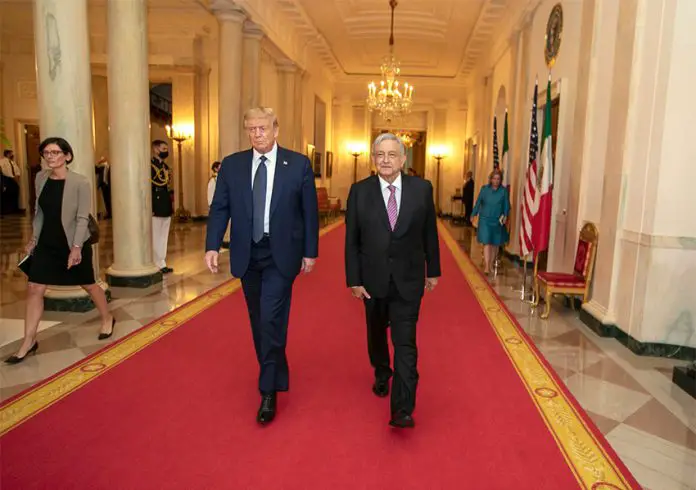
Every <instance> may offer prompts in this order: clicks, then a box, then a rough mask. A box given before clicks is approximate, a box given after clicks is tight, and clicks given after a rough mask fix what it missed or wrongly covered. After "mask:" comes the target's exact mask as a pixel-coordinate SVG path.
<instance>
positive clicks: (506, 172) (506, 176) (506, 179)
mask: <svg viewBox="0 0 696 490" xmlns="http://www.w3.org/2000/svg"><path fill="white" fill-rule="evenodd" d="M509 152H510V145H509V144H508V113H507V109H505V128H504V129H503V162H502V165H501V167H500V170H502V171H503V183H502V185H503V187H507V190H508V191H509V190H510V164H509V161H508V160H509Z"/></svg>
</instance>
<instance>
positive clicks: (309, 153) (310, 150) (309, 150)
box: [307, 143, 315, 162]
mask: <svg viewBox="0 0 696 490" xmlns="http://www.w3.org/2000/svg"><path fill="white" fill-rule="evenodd" d="M314 152H315V148H314V145H313V144H311V143H307V158H309V161H310V162H314Z"/></svg>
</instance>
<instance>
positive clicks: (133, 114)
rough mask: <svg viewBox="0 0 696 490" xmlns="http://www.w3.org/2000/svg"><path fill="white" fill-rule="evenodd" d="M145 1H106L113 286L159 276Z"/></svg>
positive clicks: (139, 284) (147, 282)
mask: <svg viewBox="0 0 696 490" xmlns="http://www.w3.org/2000/svg"><path fill="white" fill-rule="evenodd" d="M146 3H147V2H146V0H109V3H108V12H107V15H108V17H107V22H108V29H109V31H108V32H109V43H108V45H109V48H108V49H109V58H108V59H109V61H108V63H109V66H108V73H109V77H108V87H109V109H110V110H109V126H110V128H111V130H110V132H109V147H110V150H111V152H110V153H111V154H110V159H109V161H110V163H111V183H112V196H111V197H112V203H113V207H114V211H113V213H114V216H113V226H114V263H113V264H112V265H111V267H109V269H108V270H107V280H108V281H109V284H110V285H112V286H129V287H148V286H150V285H152V284H153V283H156V282H161V281H162V273H161V272H160V271H159V270H158V268H157V267H155V265H154V263H153V262H152V220H151V218H150V215H151V210H152V201H151V199H152V195H151V191H150V129H149V122H150V108H149V96H148V93H149V81H148V61H147V55H148V49H147V4H146Z"/></svg>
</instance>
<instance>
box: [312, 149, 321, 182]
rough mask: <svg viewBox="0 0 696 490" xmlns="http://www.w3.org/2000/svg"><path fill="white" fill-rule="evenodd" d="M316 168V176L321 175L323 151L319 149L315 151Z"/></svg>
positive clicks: (313, 164)
mask: <svg viewBox="0 0 696 490" xmlns="http://www.w3.org/2000/svg"><path fill="white" fill-rule="evenodd" d="M312 166H313V168H314V176H315V177H321V153H320V152H318V151H315V152H314V161H313V162H312Z"/></svg>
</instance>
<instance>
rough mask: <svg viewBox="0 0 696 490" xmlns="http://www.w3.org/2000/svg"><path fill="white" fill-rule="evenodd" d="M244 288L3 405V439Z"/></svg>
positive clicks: (170, 316) (227, 287) (185, 308)
mask: <svg viewBox="0 0 696 490" xmlns="http://www.w3.org/2000/svg"><path fill="white" fill-rule="evenodd" d="M341 225H343V220H342V219H341V220H339V221H337V222H335V223H332V224H331V225H329V226H327V227H326V228H323V229H322V230H321V231H320V236H324V235H326V234H327V233H329V232H331V231H333V230H335V229H336V228H338V227H340V226H341ZM240 287H241V282H240V281H239V280H238V279H232V280H230V281H227V282H225V283H223V284H221V285H220V286H217V287H216V288H213V289H211V290H210V291H208V292H206V293H204V294H202V295H201V296H199V297H197V298H196V299H194V300H192V301H190V302H188V303H186V304H184V305H182V306H181V307H179V308H177V309H175V310H173V311H171V312H170V313H167V314H166V315H164V316H162V317H160V318H158V319H157V320H155V321H153V322H152V323H150V324H148V325H146V326H144V327H142V328H141V329H139V330H136V331H135V332H133V333H131V334H129V335H128V336H126V337H124V338H122V339H120V340H119V341H117V342H115V343H114V344H112V345H110V346H109V347H107V348H105V349H104V350H102V351H99V352H97V353H96V354H94V355H93V356H90V357H87V358H86V359H84V360H82V361H80V362H78V363H76V364H73V365H72V366H71V367H69V368H67V369H66V370H64V371H62V372H60V373H58V374H57V375H55V376H53V377H51V378H48V379H47V380H45V381H42V382H40V383H39V384H37V385H36V386H34V387H32V388H31V389H29V390H28V391H26V392H25V393H23V394H21V395H20V396H19V397H17V398H14V399H11V400H9V401H8V402H6V403H4V404H2V405H1V406H0V437H2V436H3V435H5V434H6V433H8V432H9V431H10V430H12V429H14V428H16V427H18V426H19V425H21V424H22V423H24V422H26V421H27V420H29V419H31V418H32V417H34V416H35V415H37V414H39V413H40V412H42V411H43V410H45V409H47V408H48V407H50V406H51V405H53V404H54V403H56V402H57V401H59V400H61V399H63V398H65V397H66V396H68V395H69V394H70V393H73V392H74V391H76V390H78V389H79V388H82V387H83V386H85V385H86V384H87V383H89V382H91V381H94V380H95V379H97V378H98V377H99V376H101V375H102V374H104V373H105V372H107V371H109V370H110V369H112V368H114V367H115V366H117V365H119V364H121V363H122V362H123V361H125V360H126V359H128V358H129V357H131V356H133V355H135V354H137V353H138V352H140V351H141V350H143V349H144V348H146V347H147V346H149V345H151V344H153V343H155V342H157V341H158V340H159V339H161V338H162V337H164V336H165V335H167V334H169V333H171V332H173V331H174V330H176V329H177V328H179V327H180V326H181V325H183V324H185V323H186V322H188V321H189V320H191V319H192V318H194V317H196V316H197V315H199V314H200V313H202V312H203V311H205V310H207V309H208V308H210V307H212V306H214V305H216V304H217V303H219V302H220V301H222V300H223V299H225V298H226V297H228V296H229V295H231V294H233V293H234V292H236V291H237V290H238V289H240Z"/></svg>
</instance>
